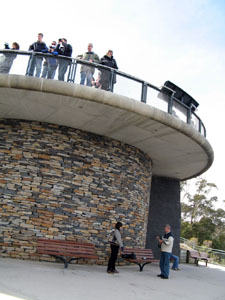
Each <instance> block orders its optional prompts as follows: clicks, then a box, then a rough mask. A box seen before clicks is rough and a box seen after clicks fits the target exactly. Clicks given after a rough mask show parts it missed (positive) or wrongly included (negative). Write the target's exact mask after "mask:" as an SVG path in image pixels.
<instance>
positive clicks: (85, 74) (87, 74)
mask: <svg viewBox="0 0 225 300" xmlns="http://www.w3.org/2000/svg"><path fill="white" fill-rule="evenodd" d="M85 79H86V80H87V82H86V85H87V86H92V84H91V82H92V79H93V74H92V72H91V70H89V69H87V70H86V71H81V72H80V84H82V85H84V83H85Z"/></svg>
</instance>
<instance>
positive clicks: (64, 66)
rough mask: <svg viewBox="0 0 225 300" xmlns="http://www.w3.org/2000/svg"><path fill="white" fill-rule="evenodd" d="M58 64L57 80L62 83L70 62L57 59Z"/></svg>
mask: <svg viewBox="0 0 225 300" xmlns="http://www.w3.org/2000/svg"><path fill="white" fill-rule="evenodd" d="M58 63H59V70H58V79H59V80H61V81H64V78H65V74H66V71H67V68H68V66H69V64H70V61H69V60H65V59H59V60H58Z"/></svg>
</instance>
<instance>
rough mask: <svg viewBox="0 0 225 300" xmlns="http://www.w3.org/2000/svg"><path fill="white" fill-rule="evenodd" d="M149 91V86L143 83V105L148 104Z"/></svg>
mask: <svg viewBox="0 0 225 300" xmlns="http://www.w3.org/2000/svg"><path fill="white" fill-rule="evenodd" d="M147 91H148V84H147V82H143V83H142V89H141V102H143V103H146V102H147Z"/></svg>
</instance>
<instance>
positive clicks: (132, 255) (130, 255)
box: [121, 252, 137, 259]
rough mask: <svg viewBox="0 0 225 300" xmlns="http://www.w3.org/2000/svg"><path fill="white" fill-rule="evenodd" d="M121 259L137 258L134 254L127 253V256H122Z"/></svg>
mask: <svg viewBox="0 0 225 300" xmlns="http://www.w3.org/2000/svg"><path fill="white" fill-rule="evenodd" d="M121 257H122V258H124V259H136V258H137V256H136V254H135V253H133V252H132V253H127V254H122V255H121Z"/></svg>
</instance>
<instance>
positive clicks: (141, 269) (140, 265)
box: [136, 262, 150, 272]
mask: <svg viewBox="0 0 225 300" xmlns="http://www.w3.org/2000/svg"><path fill="white" fill-rule="evenodd" d="M136 264H137V265H138V266H139V268H140V272H142V271H143V269H144V266H145V265H147V264H150V262H146V263H144V264H140V263H136Z"/></svg>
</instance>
